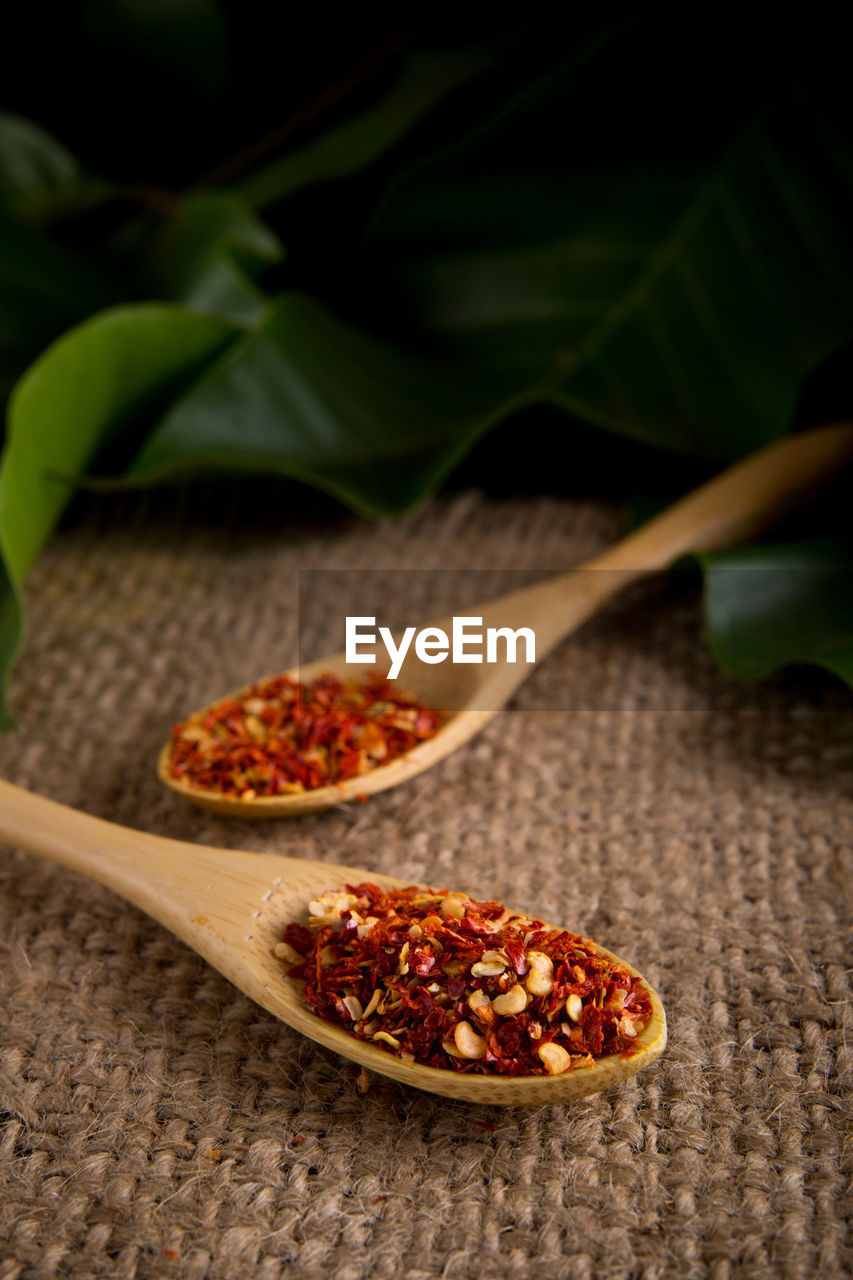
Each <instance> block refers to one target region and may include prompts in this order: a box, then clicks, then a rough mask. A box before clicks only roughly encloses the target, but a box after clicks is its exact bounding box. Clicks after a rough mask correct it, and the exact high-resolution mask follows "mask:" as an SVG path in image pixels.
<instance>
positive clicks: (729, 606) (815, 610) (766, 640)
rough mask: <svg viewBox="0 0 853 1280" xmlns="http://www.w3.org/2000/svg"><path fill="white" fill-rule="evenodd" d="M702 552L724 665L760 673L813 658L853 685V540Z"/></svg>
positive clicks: (738, 672) (712, 627)
mask: <svg viewBox="0 0 853 1280" xmlns="http://www.w3.org/2000/svg"><path fill="white" fill-rule="evenodd" d="M700 560H701V562H702V564H703V566H704V568H705V617H706V625H707V630H708V637H709V640H710V643H711V648H712V649H713V652H714V655H715V657H716V659H717V661H718V662H719V664H720V666H721V667H722V668H723V669H724V670H725V671H727V672H729V674H730V675H733V676H736V677H737V678H738V679H741V680H760V679H763V678H764V677H765V676H768V675H770V674H771V673H772V672H774V671H777V670H779V669H780V668H781V667H785V666H789V665H791V664H793V663H811V664H814V665H816V666H820V667H825V668H826V669H827V670H828V671H832V672H833V673H834V674H835V675H837V676H840V677H841V679H842V680H845V681H846V682H847V684H849V685H853V542H850V541H849V540H829V539H813V540H810V541H804V542H792V543H780V544H777V545H764V546H755V547H743V548H738V549H736V550H733V551H717V552H714V553H713V554H712V555H704V556H701V557H700Z"/></svg>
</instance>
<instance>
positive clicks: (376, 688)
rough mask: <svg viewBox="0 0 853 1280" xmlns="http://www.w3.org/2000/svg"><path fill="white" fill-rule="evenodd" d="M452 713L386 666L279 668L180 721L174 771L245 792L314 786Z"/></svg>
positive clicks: (373, 760) (387, 756)
mask: <svg viewBox="0 0 853 1280" xmlns="http://www.w3.org/2000/svg"><path fill="white" fill-rule="evenodd" d="M445 718H446V717H445V715H444V713H443V712H441V711H435V710H434V709H433V708H432V707H427V706H424V705H423V704H422V703H420V702H418V701H417V700H416V699H415V698H413V697H412V696H411V695H410V694H408V693H405V692H403V691H401V690H398V689H396V688H394V687H393V686H392V685H391V684H390V683H389V681H388V680H387V679H385V678H384V677H382V676H379V675H369V676H368V677H367V679H366V680H364V681H362V682H361V683H356V682H355V681H349V682H347V683H344V682H343V681H341V680H339V679H338V678H337V677H336V676H333V675H322V676H319V677H318V678H317V679H316V680H312V681H311V682H310V683H309V684H303V683H301V682H300V681H298V680H292V679H291V678H290V677H289V676H274V677H273V678H272V679H269V680H262V681H259V682H258V683H257V684H255V685H252V686H251V688H249V689H246V690H244V692H243V693H242V694H240V695H239V696H238V697H235V698H224V699H223V700H222V701H221V702H217V703H216V704H215V705H214V706H212V707H208V708H207V709H206V710H204V711H199V712H196V713H195V715H192V716H190V718H189V719H188V720H186V721H184V723H182V724H178V725H175V727H174V729H173V730H172V744H171V754H170V758H169V772H170V774H171V776H172V777H173V778H176V779H178V780H179V781H181V782H186V783H188V784H189V785H190V786H192V787H196V788H199V789H201V790H204V791H213V792H216V793H218V794H219V795H223V796H239V797H241V798H242V799H244V800H254V799H255V797H256V796H278V795H288V794H293V793H296V792H301V791H312V790H315V789H316V788H317V787H326V786H329V785H333V784H335V783H338V782H343V781H345V780H346V779H347V778H355V777H358V776H359V775H360V774H363V773H367V771H368V770H369V769H374V768H376V766H377V765H384V764H388V763H389V762H390V761H391V760H395V759H397V757H398V756H401V755H405V753H406V752H407V751H411V749H412V748H413V747H416V746H417V745H418V744H419V743H421V742H425V741H426V740H427V739H428V738H432V737H433V736H434V735H435V734H436V733H437V732H438V730H439V728H440V727H441V725H442V724H443V722H444V720H445Z"/></svg>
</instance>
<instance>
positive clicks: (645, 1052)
mask: <svg viewBox="0 0 853 1280" xmlns="http://www.w3.org/2000/svg"><path fill="white" fill-rule="evenodd" d="M0 838H2V839H3V840H4V841H5V842H6V843H8V844H10V845H12V846H15V847H17V848H21V849H27V850H28V851H29V852H30V853H36V854H39V855H40V856H41V857H43V858H49V859H51V860H52V861H54V862H59V863H61V864H62V865H63V866H66V867H71V868H72V869H73V870H74V871H79V872H81V873H82V874H83V875H86V876H91V877H92V878H93V879H94V880H98V881H100V882H101V884H105V885H108V886H109V888H110V889H113V890H115V892H116V893H119V894H121V895H122V896H123V897H125V898H127V899H128V900H129V901H130V902H132V903H134V904H135V905H136V906H137V907H140V908H141V909H142V910H143V911H146V912H147V913H148V914H149V915H150V916H153V917H154V919H155V920H159V921H160V923H161V924H163V925H165V926H166V928H167V929H171V931H172V933H174V934H177V936H178V937H179V938H181V939H182V941H184V942H186V943H187V944H188V945H189V946H190V947H192V948H193V949H194V950H195V951H198V952H199V954H200V955H202V956H204V958H205V959H206V960H208V961H209V962H210V963H211V964H212V965H213V966H214V967H215V968H216V969H218V970H219V971H220V973H223V974H225V976H226V978H228V979H229V980H230V981H231V982H233V983H234V985H235V986H237V987H239V988H240V990H241V991H245V993H246V994H247V995H248V996H251V998H252V999H253V1000H256V1001H257V1003H258V1004H260V1005H263V1007H264V1008H265V1009H268V1010H269V1011H270V1013H273V1014H275V1016H276V1017H277V1018H280V1019H281V1021H282V1022H286V1023H287V1024H288V1026H291V1027H294V1028H295V1029H296V1030H297V1031H301V1032H302V1034H303V1035H306V1036H310V1037H311V1039H312V1040H316V1041H318V1043H320V1044H323V1045H325V1046H326V1047H327V1048H329V1049H333V1050H334V1051H335V1052H336V1053H339V1054H341V1055H342V1056H343V1057H345V1058H351V1059H352V1060H353V1061H354V1062H358V1063H361V1064H362V1066H364V1067H367V1068H368V1070H370V1071H376V1072H378V1073H379V1074H381V1075H386V1076H391V1077H392V1079H394V1080H399V1081H401V1082H402V1083H403V1084H408V1085H412V1086H414V1087H415V1088H417V1089H426V1090H427V1091H428V1092H430V1093H440V1094H443V1095H444V1096H445V1097H447V1098H459V1099H463V1100H464V1101H466V1102H479V1103H482V1104H483V1105H484V1106H494V1105H498V1106H528V1105H541V1104H543V1103H551V1102H567V1101H569V1100H570V1099H572V1098H580V1097H583V1096H584V1095H585V1094H590V1093H597V1092H599V1090H601V1089H607V1088H609V1087H610V1086H611V1085H615V1084H619V1083H620V1082H621V1081H623V1080H627V1079H628V1078H629V1077H630V1076H633V1075H635V1074H636V1073H637V1072H638V1071H640V1070H641V1069H642V1068H643V1067H645V1066H648V1064H649V1063H650V1062H653V1061H654V1059H655V1058H657V1057H658V1055H659V1054H660V1053H661V1052H662V1051H663V1048H664V1046H665V1044H666V1018H665V1016H664V1011H663V1007H662V1005H661V1002H660V999H659V998H658V996H657V994H656V993H655V992H654V991H653V990H652V989H651V987H649V985H648V983H646V982H645V980H644V979H641V980H642V981H643V982H644V985H645V987H646V989H647V990H648V992H649V995H650V997H651V1002H652V1009H653V1014H652V1018H651V1019H650V1021H649V1022H648V1024H647V1025H646V1027H645V1028H644V1029H643V1031H642V1033H641V1034H640V1036H639V1037H638V1039H637V1046H638V1052H637V1053H635V1054H634V1055H632V1056H631V1057H630V1058H620V1057H619V1056H617V1055H614V1056H611V1057H607V1058H601V1059H599V1061H598V1062H596V1063H594V1064H593V1066H591V1067H583V1068H579V1069H576V1070H575V1071H570V1072H568V1073H566V1074H565V1075H559V1076H521V1077H515V1078H514V1079H507V1078H506V1077H505V1076H487V1075H460V1074H459V1073H457V1072H456V1071H454V1070H452V1069H448V1070H446V1071H445V1070H443V1069H440V1068H437V1067H421V1066H417V1065H408V1064H407V1063H405V1062H403V1061H401V1060H400V1059H399V1058H396V1057H394V1056H393V1054H390V1053H388V1052H386V1051H385V1050H384V1049H379V1048H376V1047H374V1046H373V1045H370V1044H365V1043H363V1042H362V1041H360V1040H356V1038H355V1037H354V1036H351V1035H348V1034H347V1032H345V1031H343V1030H341V1029H340V1028H339V1027H337V1026H335V1025H334V1024H332V1023H330V1022H326V1021H325V1020H324V1019H323V1018H319V1017H317V1016H316V1014H314V1013H312V1012H311V1010H310V1009H309V1008H308V1007H307V1006H306V1005H305V1003H304V1002H303V1000H302V997H301V994H300V991H299V984H298V983H297V982H295V981H294V980H293V979H291V978H288V977H287V976H286V974H285V971H284V968H283V966H282V964H281V962H280V961H279V960H277V959H276V958H275V956H274V955H273V948H274V946H275V945H276V943H277V942H278V941H279V940H280V939H281V935H282V931H283V929H284V927H285V925H287V924H288V923H289V922H291V921H301V922H304V921H305V920H306V919H307V916H308V903H309V902H310V901H311V899H312V898H316V897H318V896H319V894H321V893H323V892H326V891H328V890H330V889H336V888H338V887H340V886H342V885H344V884H346V883H349V884H354V883H360V882H362V881H364V880H370V881H373V883H375V884H379V885H381V886H384V887H389V888H390V887H392V886H394V885H398V886H399V885H401V884H404V883H405V882H404V881H401V880H395V879H393V878H391V877H389V876H382V875H377V874H376V873H375V872H372V871H363V870H358V869H356V868H353V867H340V866H334V865H332V864H329V863H324V862H308V861H304V860H303V859H300V858H282V857H278V856H272V855H265V854H259V853H241V852H235V851H232V850H229V849H212V848H209V847H206V846H204V845H196V844H184V843H182V842H181V841H179V840H165V839H162V838H161V837H159V836H153V835H148V834H147V833H145V832H143V831H133V830H131V829H129V828H128V827H120V826H117V825H115V824H114V823H111V822H104V821H102V820H101V819H100V818H93V817H91V816H90V815H88V814H85V813H80V812H78V811H77V810H76V809H68V808H66V807H65V806H64V805H60V804H55V803H54V802H53V801H52V800H45V799H43V798H42V797H41V796H36V795H33V794H32V793H31V792H29V791H24V790H22V789H21V788H19V787H13V786H11V785H10V784H9V783H8V782H2V781H0ZM485 896H488V895H485ZM117 927H120V926H119V924H118V922H117ZM597 950H598V951H599V952H600V954H601V955H606V956H611V958H612V959H614V960H615V959H617V957H615V956H612V953H611V952H608V951H605V950H604V948H603V947H597ZM619 963H620V964H624V963H625V961H619ZM628 968H631V966H630V965H629V966H628ZM631 972H632V973H634V974H635V975H636V976H637V977H640V975H639V974H637V971H636V970H635V969H631Z"/></svg>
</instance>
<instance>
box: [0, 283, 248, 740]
mask: <svg viewBox="0 0 853 1280" xmlns="http://www.w3.org/2000/svg"><path fill="white" fill-rule="evenodd" d="M234 333H235V331H234V329H233V328H232V327H231V326H229V325H226V324H223V323H222V322H220V321H217V320H213V319H209V318H207V317H204V316H199V315H194V314H192V313H190V312H188V311H184V310H181V309H179V308H177V307H169V306H162V305H159V306H158V305H151V306H139V307H124V308H118V309H115V310H112V311H108V312H105V313H103V314H102V315H99V316H96V317H95V318H94V319H92V320H90V321H88V322H87V323H86V324H83V325H81V326H80V327H79V328H77V329H74V330H72V331H71V333H69V334H67V335H66V336H65V337H63V338H62V339H60V340H59V341H58V342H57V343H55V344H54V345H53V346H52V347H51V348H50V349H49V350H48V351H47V352H46V353H45V354H44V355H43V356H42V357H41V359H39V360H38V361H36V363H35V364H34V365H33V366H32V368H30V369H29V370H28V372H27V373H26V375H25V376H24V377H23V378H22V379H21V381H20V382H19V384H18V386H17V387H16V389H15V392H14V394H13V396H12V399H11V402H10V405H9V413H8V433H7V442H6V447H5V449H4V452H3V456H2V461H0V551H2V573H0V674H2V693H0V723H5V724H6V725H7V726H8V724H9V723H10V721H9V718H8V712H7V710H6V705H5V681H6V677H7V675H8V670H9V667H10V665H11V663H12V661H13V659H14V657H15V655H16V653H17V651H18V648H19V646H20V642H21V637H22V632H23V611H22V607H21V601H20V594H19V588H20V584H21V582H22V580H23V578H24V575H25V574H26V572H27V570H28V569H29V567H30V565H31V564H32V562H33V560H34V559H35V557H36V555H37V554H38V552H39V550H40V549H41V547H42V545H43V543H44V541H45V539H46V538H47V537H48V535H49V534H50V532H51V530H52V528H53V527H54V525H55V523H56V521H57V520H58V519H59V516H60V515H61V513H62V511H63V509H64V507H65V505H66V503H67V502H68V500H69V498H70V496H71V493H72V483H73V481H74V479H75V478H76V477H78V476H80V475H81V473H82V472H84V471H85V470H86V469H87V468H88V467H89V466H91V464H92V462H93V459H94V458H95V457H96V455H97V453H98V451H99V450H100V449H102V448H103V447H104V445H105V444H107V443H109V441H110V439H111V437H114V435H115V434H116V433H118V432H120V431H121V430H123V429H125V428H126V427H128V425H130V424H131V423H133V422H134V421H136V420H138V419H139V418H140V417H143V416H144V415H146V414H150V413H151V412H154V411H156V410H157V409H158V408H160V406H161V405H162V403H163V401H164V399H166V398H168V397H170V396H173V395H175V394H176V392H177V391H178V390H179V389H181V388H182V387H183V386H185V385H186V383H187V381H188V380H190V379H192V378H193V377H194V376H196V375H197V374H198V372H199V370H200V368H202V367H203V366H204V365H205V364H206V363H208V362H209V361H210V360H212V359H214V358H215V357H216V356H217V355H218V354H219V353H220V352H221V351H223V350H224V349H225V348H226V347H227V346H228V344H229V343H230V342H231V341H233V338H234Z"/></svg>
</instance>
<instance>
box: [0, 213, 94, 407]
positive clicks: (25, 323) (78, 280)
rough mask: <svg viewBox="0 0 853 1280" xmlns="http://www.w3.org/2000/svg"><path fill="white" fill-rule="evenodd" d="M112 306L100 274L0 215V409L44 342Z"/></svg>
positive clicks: (32, 231)
mask: <svg viewBox="0 0 853 1280" xmlns="http://www.w3.org/2000/svg"><path fill="white" fill-rule="evenodd" d="M117 300H118V297H117V293H116V291H115V289H114V287H113V285H112V283H111V282H110V281H109V280H107V279H106V278H105V277H104V276H102V275H101V273H100V272H98V271H96V270H95V269H94V268H92V267H89V266H88V265H87V264H85V263H83V262H80V261H78V260H77V259H76V258H75V257H74V256H73V255H72V254H70V253H68V252H66V251H65V250H64V249H62V248H61V247H60V246H59V245H56V244H53V243H52V242H51V241H50V240H48V239H47V238H46V237H45V236H43V235H41V234H39V233H37V232H36V231H34V230H31V229H30V228H29V227H25V226H22V225H20V224H19V223H17V222H13V221H12V220H11V219H8V218H6V217H4V216H3V214H2V213H0V403H2V402H3V401H4V400H5V399H6V397H7V396H8V394H9V392H10V391H11V389H12V386H13V385H14V382H15V380H16V379H17V378H18V376H19V375H20V374H21V372H22V371H23V369H25V368H26V366H27V365H28V364H29V363H30V361H31V360H33V359H35V357H36V356H37V355H38V354H39V352H40V351H42V350H43V349H44V347H46V346H47V344H48V343H49V342H52V341H53V339H54V338H56V337H57V336H58V335H59V334H60V333H62V331H63V330H64V329H67V328H69V327H70V326H71V325H74V324H77V323H78V322H79V321H80V320H82V319H84V318H85V317H86V316H88V315H91V313H92V312H93V311H97V310H99V309H101V308H102V307H106V306H109V305H111V304H112V303H114V302H116V301H117Z"/></svg>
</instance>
